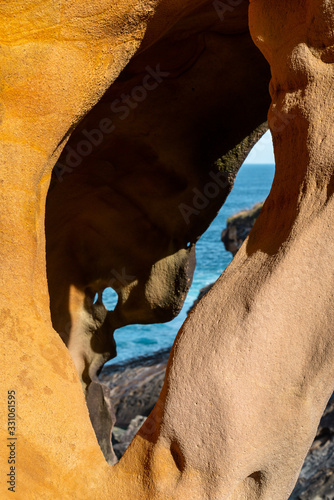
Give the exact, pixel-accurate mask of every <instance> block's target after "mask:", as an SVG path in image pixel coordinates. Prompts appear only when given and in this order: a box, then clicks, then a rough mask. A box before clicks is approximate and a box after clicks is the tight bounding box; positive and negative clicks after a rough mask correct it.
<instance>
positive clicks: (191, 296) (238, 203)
mask: <svg viewBox="0 0 334 500" xmlns="http://www.w3.org/2000/svg"><path fill="white" fill-rule="evenodd" d="M274 170H275V167H274V165H263V164H261V165H255V164H244V165H243V166H242V167H241V169H240V171H239V173H238V175H237V178H236V181H235V184H234V187H233V190H232V192H231V194H230V195H229V197H228V198H227V200H226V202H225V204H224V206H223V207H222V208H221V210H220V212H219V214H218V215H217V217H216V218H215V219H214V221H213V222H212V224H211V226H210V227H209V228H208V229H207V231H206V232H205V233H204V234H203V236H202V237H201V238H200V240H199V241H198V243H197V245H196V260H197V266H196V270H195V274H194V279H193V284H192V286H191V288H190V291H189V293H188V296H187V299H186V301H185V304H184V306H183V309H182V311H181V313H180V314H179V316H177V318H175V319H174V320H173V321H170V322H169V323H164V324H158V325H130V326H127V327H125V328H121V329H120V330H117V331H116V332H115V339H116V344H117V353H118V354H117V357H116V358H115V359H114V360H112V361H110V362H109V363H108V364H111V363H118V362H120V361H125V360H127V359H129V358H133V357H136V356H143V355H145V354H151V353H153V352H154V351H158V350H159V349H162V348H164V347H170V346H171V345H172V343H173V341H174V338H175V336H176V334H177V332H178V330H179V328H180V327H181V325H182V323H183V322H184V320H185V318H186V315H187V311H188V309H189V308H190V306H191V305H192V304H193V302H194V300H196V298H197V296H198V293H199V291H200V289H201V288H203V287H204V286H205V285H208V284H210V283H213V282H214V281H216V280H217V279H218V277H219V276H220V275H221V273H222V272H223V271H224V269H225V268H226V267H227V266H228V265H229V263H230V262H231V260H232V255H231V254H230V253H229V252H226V251H225V248H224V245H223V243H222V242H221V240H220V235H221V232H222V230H223V229H224V228H225V227H226V219H228V217H230V216H231V215H233V214H235V213H236V212H239V211H240V210H243V209H247V208H251V207H252V206H253V205H254V204H255V203H257V202H259V201H264V200H265V198H266V197H267V196H268V194H269V191H270V187H271V184H272V181H273V177H274ZM103 299H104V303H105V305H106V307H107V308H108V309H113V308H114V305H115V304H114V302H113V296H112V295H111V294H110V293H108V290H106V292H105V294H104V296H103Z"/></svg>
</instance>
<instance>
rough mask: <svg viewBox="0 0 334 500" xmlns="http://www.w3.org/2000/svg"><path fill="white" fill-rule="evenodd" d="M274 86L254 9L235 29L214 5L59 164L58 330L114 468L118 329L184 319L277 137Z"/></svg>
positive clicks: (237, 16) (124, 86)
mask: <svg viewBox="0 0 334 500" xmlns="http://www.w3.org/2000/svg"><path fill="white" fill-rule="evenodd" d="M268 81H269V68H268V66H267V63H266V62H265V61H264V59H263V57H262V56H261V54H260V53H259V51H258V50H257V48H256V47H255V46H254V44H253V42H252V40H251V37H250V34H249V31H248V16H247V5H246V2H243V3H242V5H240V6H239V7H238V8H236V9H234V10H233V12H232V13H229V15H227V16H226V19H225V20H224V21H222V20H221V19H220V18H219V17H218V15H217V12H216V11H215V9H213V8H212V5H211V3H210V4H208V5H207V6H205V7H201V8H200V9H198V10H196V11H194V12H193V13H191V14H190V15H188V16H187V17H185V18H183V19H181V20H180V21H179V22H178V23H177V24H175V25H174V26H173V27H172V28H171V29H170V30H169V32H168V33H166V34H165V35H164V36H163V37H162V38H161V39H160V40H158V41H157V42H156V43H155V44H153V45H151V46H150V47H149V48H148V49H146V50H142V51H141V52H140V53H139V54H137V55H136V56H135V57H134V58H133V59H132V60H131V62H130V63H129V64H128V66H127V67H126V68H125V70H124V71H123V72H122V73H121V75H120V76H119V77H118V79H117V80H116V81H115V83H114V84H113V85H112V86H111V87H110V88H109V89H108V91H107V92H106V93H105V95H104V96H103V98H102V99H101V100H100V101H99V103H98V104H96V105H95V107H94V108H93V109H92V111H91V112H90V113H89V114H88V115H87V116H86V118H85V119H84V120H83V121H82V122H81V123H80V125H79V126H78V127H77V128H76V130H75V131H74V133H73V134H72V136H71V138H70V140H69V142H68V143H67V146H66V147H65V149H64V151H63V153H62V155H61V157H60V159H59V161H58V163H57V164H56V166H55V167H54V171H53V178H52V182H51V186H50V189H49V193H48V198H47V207H46V243H47V272H48V284H49V293H50V307H51V316H52V322H53V326H54V328H55V329H56V330H57V332H58V333H59V334H60V336H61V337H62V339H63V341H64V342H65V343H66V345H67V346H68V348H69V351H70V353H71V356H72V358H73V360H74V363H75V366H76V368H77V371H78V373H79V376H80V378H81V381H82V385H83V389H84V391H85V394H86V401H87V405H88V407H89V412H90V416H91V420H92V422H93V425H94V428H95V431H96V434H97V436H98V439H99V442H100V446H101V448H102V449H103V451H104V453H105V455H106V458H107V459H108V460H109V461H110V462H113V461H114V456H113V453H112V451H111V449H110V448H109V447H108V446H107V447H106V445H105V443H106V442H109V441H110V433H111V427H112V425H113V419H112V418H111V417H110V418H109V416H108V412H107V411H106V403H105V402H104V398H103V391H102V389H100V390H98V389H97V387H96V385H97V384H98V382H97V379H96V376H97V374H98V373H99V370H100V369H101V367H102V366H103V364H104V363H105V362H106V361H107V360H109V359H112V358H113V357H115V356H116V346H115V342H114V337H113V335H114V331H115V330H116V329H117V328H121V327H123V326H125V325H129V324H135V323H159V322H165V321H169V320H171V319H172V318H173V317H175V316H176V315H177V314H178V313H179V311H180V310H181V308H182V305H183V303H184V300H185V297H186V295H187V292H188V290H189V287H190V285H191V281H192V275H193V271H194V267H195V244H196V241H197V239H198V238H199V237H200V235H201V234H202V233H203V232H204V231H205V229H206V228H207V227H208V225H209V224H210V222H211V221H212V220H213V218H214V217H215V215H216V214H217V212H218V210H219V209H220V207H221V205H222V204H223V203H224V201H225V199H226V197H227V195H228V194H229V192H230V190H231V188H232V186H233V182H234V179H235V176H236V174H237V171H238V169H239V167H240V166H241V164H242V162H243V160H244V159H245V157H246V156H247V154H248V152H249V151H250V149H251V147H252V146H253V145H254V144H255V143H256V141H257V140H258V139H259V138H260V137H261V135H262V134H263V133H264V132H265V130H266V128H267V125H266V124H265V123H264V124H263V122H265V120H266V113H267V108H268V105H269V98H268V92H267V87H268ZM261 124H262V125H261ZM106 287H112V288H113V289H114V290H115V291H116V292H117V294H118V303H117V306H116V308H115V310H114V311H109V312H108V311H107V310H106V308H105V306H104V304H103V302H102V299H101V297H102V291H103V290H104V289H105V288H106ZM95 294H98V296H99V298H98V300H97V301H96V302H95V303H94V296H95ZM92 381H94V385H93V388H94V389H92ZM99 399H100V401H98V400H99ZM101 421H102V422H103V423H101ZM101 428H103V429H104V433H105V435H103V432H102V431H101ZM103 443H104V444H103Z"/></svg>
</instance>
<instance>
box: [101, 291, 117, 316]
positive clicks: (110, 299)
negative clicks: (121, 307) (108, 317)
mask: <svg viewBox="0 0 334 500" xmlns="http://www.w3.org/2000/svg"><path fill="white" fill-rule="evenodd" d="M102 301H103V304H104V306H105V308H106V309H107V311H114V310H115V309H116V306H117V303H118V294H117V292H115V290H114V289H113V288H111V287H110V286H109V287H107V288H105V289H104V290H103V292H102Z"/></svg>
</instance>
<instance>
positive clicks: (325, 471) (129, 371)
mask: <svg viewBox="0 0 334 500" xmlns="http://www.w3.org/2000/svg"><path fill="white" fill-rule="evenodd" d="M168 355H169V350H168V349H164V350H161V351H159V352H157V353H154V354H152V355H151V356H148V357H139V358H135V359H133V360H131V361H129V362H128V363H126V364H125V363H119V364H113V365H107V366H105V368H104V369H103V371H102V373H101V375H100V378H101V380H102V381H103V384H106V385H107V386H108V387H109V388H110V389H111V391H110V394H111V397H112V398H113V400H115V409H116V415H117V422H116V425H117V426H119V425H120V426H122V427H114V429H113V440H114V449H115V451H116V454H117V456H118V458H120V457H121V456H122V455H123V454H124V452H125V450H126V449H127V447H128V446H129V445H130V442H131V441H132V439H133V437H134V434H135V433H136V432H137V431H138V430H139V428H140V427H141V425H142V424H143V422H144V421H145V418H146V416H148V415H149V413H150V411H151V410H152V407H153V405H154V403H155V402H156V400H157V399H158V397H159V394H160V391H161V388H162V384H163V378H164V373H165V369H166V364H167V360H168ZM152 400H153V403H152ZM240 404H241V405H242V404H243V403H242V401H241V402H240ZM207 431H208V433H209V429H207ZM333 450H334V396H332V398H331V399H330V401H329V403H328V405H327V407H326V409H325V412H324V415H323V416H322V418H321V421H320V425H319V428H318V431H317V435H316V437H315V440H314V442H313V444H312V446H311V449H310V451H309V453H308V455H307V457H306V459H305V462H304V464H303V467H302V470H301V472H300V475H299V478H298V481H297V484H296V486H295V488H294V490H293V492H292V494H291V496H290V498H289V500H332V497H333V494H334V493H333V492H334V474H333V468H334V454H333Z"/></svg>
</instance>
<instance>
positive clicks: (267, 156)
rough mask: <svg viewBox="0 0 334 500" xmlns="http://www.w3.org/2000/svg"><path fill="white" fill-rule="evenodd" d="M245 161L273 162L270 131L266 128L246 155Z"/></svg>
mask: <svg viewBox="0 0 334 500" xmlns="http://www.w3.org/2000/svg"><path fill="white" fill-rule="evenodd" d="M245 163H257V164H259V163H266V164H274V163H275V159H274V150H273V141H272V138H271V133H270V131H269V130H268V131H267V132H266V133H265V134H264V135H263V136H262V137H261V139H260V140H259V142H257V143H256V144H255V146H254V147H253V149H252V151H251V152H250V153H249V155H248V156H247V158H246V160H245Z"/></svg>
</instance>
